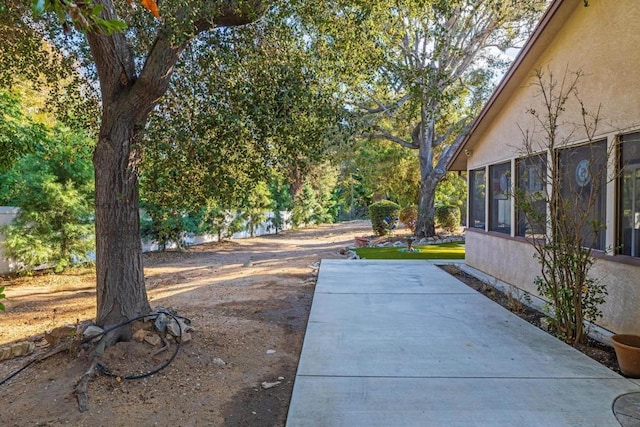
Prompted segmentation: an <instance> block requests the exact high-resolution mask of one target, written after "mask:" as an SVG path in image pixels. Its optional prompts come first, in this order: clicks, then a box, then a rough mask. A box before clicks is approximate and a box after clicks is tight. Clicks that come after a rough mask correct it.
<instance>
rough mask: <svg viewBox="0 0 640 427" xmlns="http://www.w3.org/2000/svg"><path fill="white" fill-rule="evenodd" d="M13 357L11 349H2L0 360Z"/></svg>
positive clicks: (0, 349) (0, 348)
mask: <svg viewBox="0 0 640 427" xmlns="http://www.w3.org/2000/svg"><path fill="white" fill-rule="evenodd" d="M10 357H11V347H0V360H7V359H9V358H10Z"/></svg>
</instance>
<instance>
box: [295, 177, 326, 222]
mask: <svg viewBox="0 0 640 427" xmlns="http://www.w3.org/2000/svg"><path fill="white" fill-rule="evenodd" d="M322 218H323V209H322V205H321V204H320V203H319V202H318V199H317V197H316V194H315V192H314V191H313V188H312V187H311V185H310V184H309V183H305V184H304V185H303V187H302V191H301V192H300V194H298V195H297V196H296V197H295V199H294V201H293V211H292V213H291V222H292V224H293V226H294V227H300V226H302V225H312V224H318V223H319V222H321V221H322Z"/></svg>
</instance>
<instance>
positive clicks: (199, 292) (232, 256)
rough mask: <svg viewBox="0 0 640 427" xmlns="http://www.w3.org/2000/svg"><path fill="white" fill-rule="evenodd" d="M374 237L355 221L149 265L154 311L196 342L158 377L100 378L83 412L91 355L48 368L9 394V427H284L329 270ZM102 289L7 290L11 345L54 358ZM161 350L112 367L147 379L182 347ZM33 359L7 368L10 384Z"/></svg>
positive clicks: (70, 355)
mask: <svg viewBox="0 0 640 427" xmlns="http://www.w3.org/2000/svg"><path fill="white" fill-rule="evenodd" d="M370 234H371V226H370V225H369V223H368V222H366V221H354V222H348V223H342V224H335V225H325V226H319V227H314V228H309V229H303V230H298V231H288V232H284V233H281V234H279V235H277V236H265V237H258V238H253V239H243V240H234V241H231V242H224V243H214V244H206V245H200V246H194V247H191V248H190V249H189V250H188V251H187V252H182V253H180V252H169V253H152V254H146V255H145V277H146V284H147V290H148V293H149V298H150V300H151V305H152V307H153V308H156V307H171V308H172V309H174V310H176V311H177V312H178V314H180V315H181V316H185V317H187V318H189V319H190V320H191V322H192V323H191V324H192V326H193V328H194V330H193V331H192V337H193V339H192V340H191V341H190V342H188V343H185V344H183V345H182V347H181V349H180V351H179V352H178V354H177V356H176V358H175V359H174V361H173V362H172V363H171V364H170V365H169V366H168V367H167V368H166V369H164V370H162V371H160V372H159V373H157V374H155V375H153V376H151V377H147V378H144V379H140V380H131V381H126V380H122V381H118V380H117V379H114V378H111V377H107V376H103V375H101V376H98V377H96V378H95V379H93V380H92V381H91V382H90V383H89V388H88V394H89V410H88V411H86V412H83V413H80V412H79V411H78V405H77V402H76V398H75V396H74V394H73V390H74V386H75V384H76V382H77V381H78V379H79V378H80V377H81V376H82V374H83V373H84V372H85V371H86V370H87V368H88V366H89V362H88V360H87V357H86V354H85V353H84V352H69V351H65V352H63V353H60V354H58V355H55V356H53V357H50V358H48V359H46V360H44V361H42V362H38V363H37V364H34V365H32V366H30V367H29V368H28V369H26V370H25V371H23V372H21V373H20V374H19V375H17V376H16V377H14V378H13V379H11V380H10V381H8V382H7V383H5V384H4V385H2V386H0V425H1V426H26V425H30V426H33V425H38V426H49V425H52V426H53V425H56V426H57V425H73V426H134V425H138V426H153V425H159V426H165V425H174V426H207V425H213V426H223V425H224V426H279V425H284V422H285V419H286V415H287V408H288V405H289V399H290V397H291V392H292V388H293V380H294V377H295V372H296V368H297V364H298V358H299V355H300V350H301V347H302V339H303V335H304V331H305V328H306V323H307V318H308V315H309V308H310V306H311V299H312V296H313V290H314V286H315V280H316V274H317V267H318V264H319V261H320V259H330V258H346V256H345V255H344V254H341V250H344V248H345V247H346V246H347V245H350V244H352V243H353V241H354V240H353V238H354V237H355V236H362V235H370ZM94 280H95V276H94V274H93V272H92V271H91V270H79V271H72V272H70V273H69V274H65V275H60V276H55V275H42V276H38V277H31V278H20V279H14V280H8V279H4V280H3V281H0V285H3V286H6V291H5V293H6V295H7V300H6V301H5V305H6V308H7V310H6V312H5V313H1V312H0V325H1V326H0V346H4V345H6V344H7V343H13V342H17V341H24V340H31V341H34V342H35V343H36V353H35V354H36V355H37V354H42V353H44V352H46V351H47V350H48V348H47V346H46V341H44V340H43V339H42V337H43V335H42V333H43V332H44V331H45V330H47V329H51V328H54V327H58V326H62V325H67V324H75V323H76V322H77V321H82V320H86V319H92V318H93V317H94V316H95V289H94V288H95V282H94ZM157 349H158V347H156V348H153V347H151V346H150V345H149V344H146V343H137V342H130V343H120V344H117V345H116V346H114V347H112V348H111V349H109V350H108V351H107V354H106V355H105V359H104V362H105V365H106V366H107V367H108V368H109V369H110V370H111V371H113V372H115V373H117V374H118V375H121V376H127V375H134V374H139V373H145V372H149V371H151V370H153V369H155V368H156V367H158V366H160V365H161V364H162V363H164V362H165V361H166V360H168V358H169V357H170V356H171V354H172V353H173V350H174V349H175V343H173V344H172V347H171V348H170V349H169V350H168V351H165V352H163V353H161V354H159V355H157V356H153V355H152V353H153V352H154V351H155V350H157ZM33 357H34V355H31V356H26V357H20V358H15V359H10V360H7V361H4V362H0V381H1V380H2V379H4V378H6V377H7V376H8V375H10V374H11V373H13V372H14V371H15V370H17V369H19V368H20V367H22V366H23V365H24V364H25V363H26V362H27V361H29V360H31V358H33ZM222 363H224V365H223V364H222ZM263 382H268V383H277V382H279V384H277V385H275V386H274V387H272V388H267V389H265V388H263V387H262V386H261V384H262V383H263Z"/></svg>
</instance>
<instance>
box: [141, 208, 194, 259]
mask: <svg viewBox="0 0 640 427" xmlns="http://www.w3.org/2000/svg"><path fill="white" fill-rule="evenodd" d="M141 206H142V208H144V210H145V214H146V215H142V216H141V218H140V235H141V237H143V238H145V239H150V240H154V241H156V242H157V243H158V245H160V248H161V249H160V250H161V251H165V250H166V249H167V245H169V244H171V243H175V244H176V247H177V249H178V250H184V249H185V243H184V238H185V235H186V234H187V233H195V232H197V231H198V218H196V217H195V216H194V215H192V214H190V213H188V212H184V211H180V210H177V209H172V208H166V207H162V206H156V205H153V204H151V203H141Z"/></svg>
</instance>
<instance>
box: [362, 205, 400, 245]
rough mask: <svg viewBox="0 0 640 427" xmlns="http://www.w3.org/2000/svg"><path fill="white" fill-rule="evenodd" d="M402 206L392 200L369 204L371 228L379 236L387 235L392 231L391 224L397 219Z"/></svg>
mask: <svg viewBox="0 0 640 427" xmlns="http://www.w3.org/2000/svg"><path fill="white" fill-rule="evenodd" d="M399 214H400V206H399V205H398V204H397V203H395V202H392V201H390V200H381V201H379V202H376V203H372V204H371V205H370V206H369V218H371V228H373V232H374V233H376V234H377V235H378V236H385V235H387V234H389V233H391V232H392V228H391V224H393V223H394V222H395V221H397V218H398V215H399Z"/></svg>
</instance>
